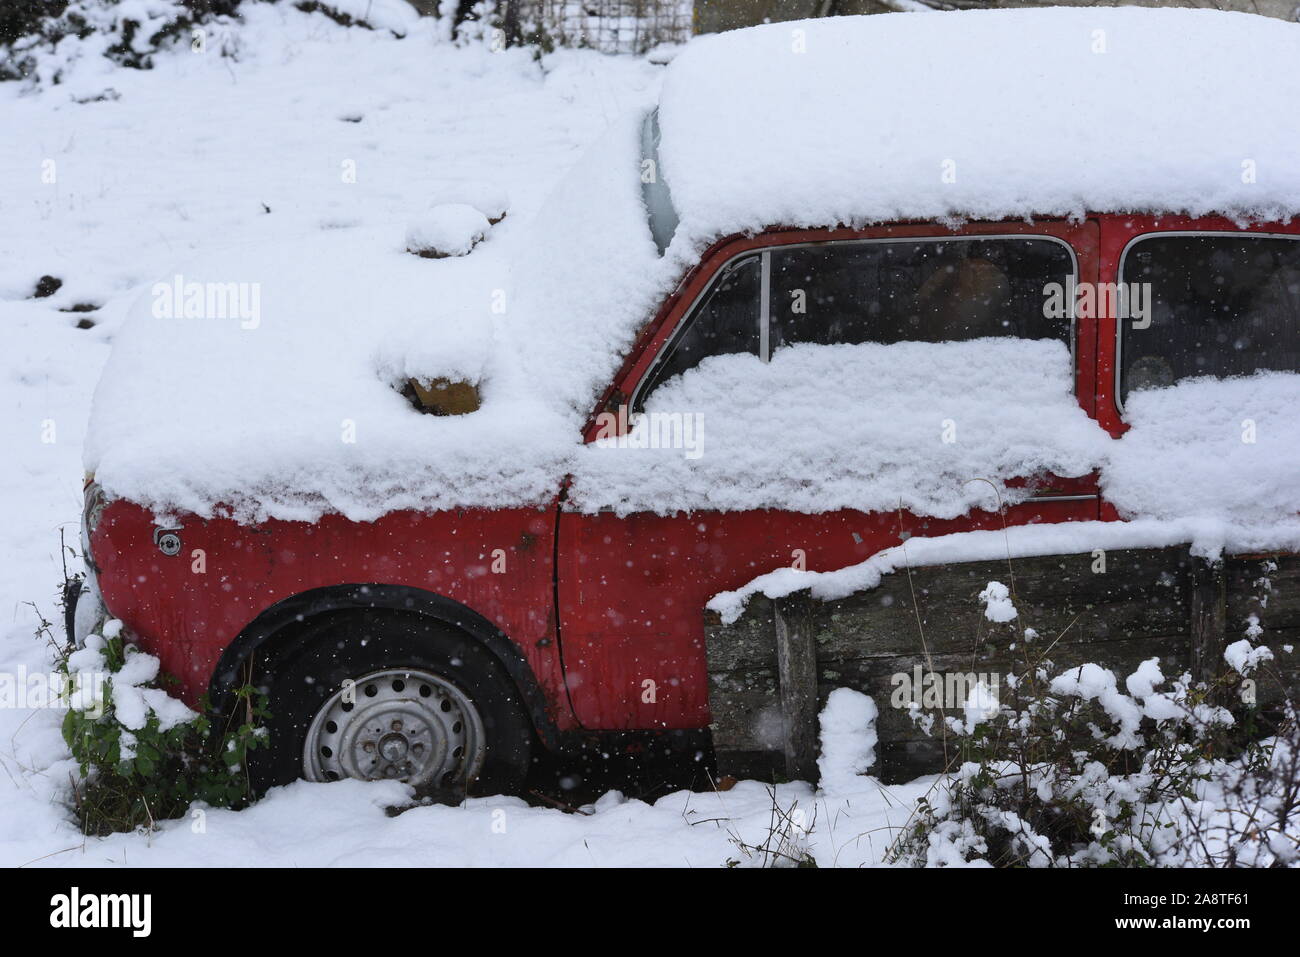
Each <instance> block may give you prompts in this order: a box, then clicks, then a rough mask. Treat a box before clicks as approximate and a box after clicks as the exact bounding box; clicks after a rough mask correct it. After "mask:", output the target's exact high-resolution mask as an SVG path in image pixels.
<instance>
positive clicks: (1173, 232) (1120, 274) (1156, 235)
mask: <svg viewBox="0 0 1300 957" xmlns="http://www.w3.org/2000/svg"><path fill="white" fill-rule="evenodd" d="M1170 236H1203V237H1209V238H1228V239H1290V240H1292V241H1293V242H1300V233H1252V232H1248V231H1246V230H1231V229H1170V230H1156V231H1154V232H1149V233H1142V234H1141V235H1139V236H1134V237H1133V238H1132V239H1130V240H1129V241H1128V242H1127V243H1125V244H1124V248H1123V250H1121V251H1120V254H1119V264H1118V265H1117V266H1116V267H1115V283H1116V285H1118V284H1119V283H1122V282H1123V281H1124V260H1125V259H1127V258H1128V253H1129V250H1130V249H1132V248H1133V247H1134V246H1136V245H1137V244H1138V243H1140V242H1142V241H1143V240H1147V239H1164V238H1168V237H1170ZM1123 375H1124V320H1123V319H1121V318H1120V317H1119V316H1116V317H1115V382H1114V385H1113V388H1114V393H1113V395H1114V399H1115V411H1116V412H1118V413H1119V418H1120V421H1121V422H1127V421H1128V420H1127V419H1126V418H1125V417H1124V396H1123V394H1122V393H1121V392H1120V381H1121V379H1122V378H1123Z"/></svg>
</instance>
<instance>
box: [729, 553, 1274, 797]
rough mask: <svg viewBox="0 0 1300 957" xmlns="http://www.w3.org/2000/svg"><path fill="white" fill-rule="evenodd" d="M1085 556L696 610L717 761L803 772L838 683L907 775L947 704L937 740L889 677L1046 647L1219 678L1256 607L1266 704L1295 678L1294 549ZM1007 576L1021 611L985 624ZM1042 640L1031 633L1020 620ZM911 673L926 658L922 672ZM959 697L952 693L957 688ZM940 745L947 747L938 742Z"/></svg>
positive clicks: (989, 668)
mask: <svg viewBox="0 0 1300 957" xmlns="http://www.w3.org/2000/svg"><path fill="white" fill-rule="evenodd" d="M1096 569H1097V563H1096V559H1095V557H1094V556H1093V555H1092V554H1080V555H1053V556H1048V557H1042V558H1031V559H1016V560H1014V561H1012V562H1011V563H1010V567H1008V563H1007V562H1006V561H1005V560H1003V561H991V562H972V563H964V564H958V565H941V566H931V567H923V568H914V569H912V570H911V571H910V572H908V571H900V572H898V573H895V574H893V575H890V576H886V578H885V579H884V580H883V581H882V582H881V583H880V585H879V586H878V587H876V588H874V589H870V590H868V591H863V592H859V593H857V594H854V595H851V596H849V597H847V598H843V599H840V600H838V601H828V602H822V601H816V600H813V599H812V598H810V597H809V595H808V594H807V593H806V592H801V593H797V594H795V595H791V596H789V597H787V598H782V599H778V600H776V601H773V600H771V599H768V598H765V597H762V596H758V597H756V598H754V599H751V601H750V602H749V605H748V606H747V607H746V610H745V613H744V614H743V615H742V616H741V617H740V618H739V619H738V620H736V621H735V622H734V623H732V624H729V625H724V624H722V623H721V621H720V620H719V619H718V618H717V616H716V615H712V614H706V620H705V632H706V641H707V653H708V662H709V665H708V667H709V704H710V709H711V711H712V715H713V722H712V725H711V730H712V734H713V741H714V749H715V751H716V752H717V756H718V765H719V770H720V771H721V772H723V773H729V774H735V775H737V776H742V775H743V776H758V777H761V778H771V777H773V776H776V777H787V776H788V777H799V778H804V779H810V778H812V777H814V776H815V771H816V753H817V752H816V735H817V731H816V714H817V712H818V711H819V710H820V708H821V707H822V706H823V705H824V704H825V701H826V697H827V695H829V694H830V692H831V691H832V690H834V689H835V688H838V687H849V688H855V689H857V690H859V691H862V692H864V693H866V694H869V695H871V697H872V698H873V699H874V700H875V702H876V705H877V707H878V709H879V711H880V717H879V719H878V722H877V733H878V736H879V744H878V746H877V755H878V766H877V769H876V772H877V773H878V774H879V775H880V776H881V777H882V779H883V780H885V781H899V780H907V779H910V778H912V777H915V776H916V775H918V774H924V773H931V772H936V771H939V770H942V769H943V767H944V766H945V764H946V759H945V743H944V741H943V738H942V735H941V734H940V733H939V731H938V729H939V728H941V727H942V718H943V713H942V710H941V709H937V708H931V709H928V710H929V711H930V712H931V713H933V714H934V715H935V717H936V721H935V729H936V730H935V736H934V737H931V736H928V735H926V734H925V733H924V732H922V731H921V730H920V729H919V728H917V726H916V724H915V723H914V722H913V721H912V720H911V719H910V718H909V717H908V715H907V713H906V710H905V708H904V707H901V706H899V705H898V702H897V701H896V700H894V699H895V698H896V695H895V691H896V689H897V688H898V686H899V684H900V681H899V679H898V677H897V676H899V675H908V676H916V675H920V674H923V673H925V672H929V671H931V670H933V672H934V673H936V674H938V675H943V676H945V680H946V681H948V682H949V683H950V684H953V688H952V690H954V691H956V692H960V690H961V688H962V684H961V681H962V680H964V679H966V678H968V677H970V676H989V675H999V676H1003V675H1005V674H1007V673H1008V672H1017V673H1019V672H1023V671H1024V670H1025V663H1026V661H1027V660H1031V659H1032V660H1036V659H1037V658H1038V657H1039V656H1040V653H1041V651H1042V649H1044V648H1049V647H1050V653H1049V654H1048V655H1047V657H1048V658H1049V659H1050V660H1051V661H1052V662H1053V664H1054V665H1055V667H1056V670H1058V671H1063V670H1065V669H1066V668H1069V667H1071V666H1076V665H1080V664H1083V663H1085V662H1090V661H1091V662H1096V663H1098V664H1101V665H1103V666H1105V667H1108V668H1110V669H1111V670H1113V671H1115V672H1116V674H1117V676H1118V677H1119V679H1120V681H1121V683H1122V681H1123V678H1124V677H1125V676H1126V675H1128V674H1129V673H1131V672H1132V671H1133V669H1134V668H1136V667H1137V665H1138V664H1140V663H1141V662H1142V661H1145V660H1147V659H1149V658H1152V657H1156V658H1159V660H1160V667H1161V670H1162V671H1163V672H1164V674H1165V675H1166V676H1173V675H1178V674H1182V673H1183V672H1185V671H1191V672H1192V674H1193V676H1194V677H1196V678H1198V679H1202V678H1204V679H1211V678H1213V677H1215V676H1217V675H1218V674H1220V673H1222V671H1223V669H1224V668H1225V665H1224V663H1223V649H1224V648H1225V647H1226V646H1227V645H1228V644H1231V643H1232V642H1234V641H1237V640H1239V639H1240V638H1242V637H1244V636H1245V633H1246V628H1247V626H1248V619H1249V617H1250V616H1251V615H1255V616H1257V617H1258V619H1259V622H1260V625H1261V627H1263V628H1264V637H1263V638H1262V639H1261V641H1262V642H1263V643H1265V644H1268V645H1269V646H1270V647H1271V648H1273V649H1274V652H1275V653H1276V654H1277V660H1275V661H1274V662H1271V663H1270V669H1269V670H1270V671H1271V672H1272V673H1274V674H1276V675H1277V676H1278V678H1280V682H1281V683H1280V684H1279V682H1278V681H1277V680H1261V681H1260V682H1259V689H1258V691H1259V699H1260V703H1261V704H1263V705H1265V706H1267V705H1269V704H1272V703H1276V702H1277V701H1278V700H1279V699H1280V697H1281V695H1282V688H1283V687H1287V688H1289V689H1290V690H1291V691H1292V692H1294V691H1295V690H1296V689H1297V688H1300V666H1298V665H1297V658H1298V657H1300V655H1296V654H1289V653H1285V652H1283V651H1282V646H1284V645H1287V644H1297V645H1300V556H1294V555H1288V556H1239V557H1229V558H1227V559H1226V560H1225V561H1224V562H1222V563H1220V564H1218V565H1215V566H1211V565H1209V564H1207V563H1206V562H1204V561H1202V560H1200V559H1194V558H1193V557H1192V556H1191V555H1190V554H1189V553H1188V551H1187V549H1186V548H1185V547H1179V548H1167V549H1133V550H1125V551H1111V552H1107V553H1106V555H1105V567H1104V571H1100V572H1099V571H1097V570H1096ZM991 581H999V582H1003V583H1004V584H1007V585H1013V587H1014V592H1015V605H1016V608H1017V611H1018V613H1019V614H1018V617H1017V618H1016V620H1015V621H1014V622H1012V623H1010V624H1009V625H995V624H993V623H991V622H989V621H988V620H987V619H986V618H985V616H984V607H983V604H982V603H981V602H980V601H979V600H978V595H979V593H980V592H981V591H982V590H983V589H984V588H985V587H986V586H987V585H988V583H989V582H991ZM1025 628H1033V629H1034V630H1035V631H1036V632H1037V637H1036V638H1033V639H1032V640H1030V641H1029V642H1026V640H1025V637H1024V629H1025ZM917 669H921V670H920V671H918V670H917ZM959 696H960V695H959ZM946 750H947V752H948V753H949V756H951V753H952V752H953V751H954V749H953V747H952V745H951V743H949V744H948V746H947V749H946Z"/></svg>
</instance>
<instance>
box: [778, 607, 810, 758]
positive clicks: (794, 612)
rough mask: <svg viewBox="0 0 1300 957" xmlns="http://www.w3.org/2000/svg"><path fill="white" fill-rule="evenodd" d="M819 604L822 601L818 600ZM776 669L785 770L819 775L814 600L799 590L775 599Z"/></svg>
mask: <svg viewBox="0 0 1300 957" xmlns="http://www.w3.org/2000/svg"><path fill="white" fill-rule="evenodd" d="M817 604H821V603H820V602H817ZM774 605H775V613H776V614H775V624H776V629H775V633H776V670H777V676H778V679H779V682H780V686H781V713H782V716H783V718H784V719H785V720H784V725H785V741H784V745H785V747H784V751H785V770H786V774H787V775H788V776H789V777H792V778H798V779H799V780H801V781H815V780H816V778H817V645H816V642H815V641H814V639H813V613H814V608H813V605H814V601H813V598H812V596H811V595H809V594H808V593H807V592H796V593H795V594H793V595H790V596H788V597H786V598H780V599H778V600H777V601H776V602H775V603H774Z"/></svg>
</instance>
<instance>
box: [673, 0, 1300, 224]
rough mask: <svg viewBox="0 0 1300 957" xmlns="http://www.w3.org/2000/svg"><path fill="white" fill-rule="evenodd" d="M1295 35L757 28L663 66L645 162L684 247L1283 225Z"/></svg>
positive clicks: (989, 16) (856, 23)
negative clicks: (960, 230)
mask: <svg viewBox="0 0 1300 957" xmlns="http://www.w3.org/2000/svg"><path fill="white" fill-rule="evenodd" d="M1296 62H1300V25H1298V24H1290V23H1285V22H1281V21H1278V20H1273V19H1267V18H1264V17H1259V16H1252V15H1248V14H1237V13H1224V12H1219V11H1212V10H1184V9H1140V8H1114V9H1096V8H1089V9H1065V8H1056V9H1042V10H998V11H961V12H953V13H915V14H912V13H908V14H887V15H877V16H864V17H837V18H829V19H824V20H811V21H796V22H792V23H777V24H767V25H764V26H761V27H754V28H751V29H746V30H737V31H734V32H731V33H724V34H718V35H714V36H710V37H706V38H702V39H699V40H697V41H694V42H692V43H691V44H689V45H688V46H687V48H686V49H685V50H683V51H682V53H681V54H680V55H679V56H678V57H677V58H676V59H675V60H674V61H673V63H672V64H671V65H670V66H669V68H668V73H667V75H666V77H665V80H664V86H663V91H662V94H661V100H660V106H659V110H658V117H657V123H658V127H659V130H658V132H659V142H658V144H657V151H658V160H659V164H660V169H661V172H662V175H663V176H664V179H665V182H666V185H667V187H668V190H669V192H670V193H671V198H672V204H673V207H674V209H675V211H676V212H677V214H678V216H679V217H680V220H681V222H680V227H679V228H678V230H677V232H678V233H679V234H680V238H683V239H684V240H685V241H693V242H695V243H697V244H698V242H700V241H702V240H706V239H708V238H710V237H716V236H721V235H726V234H730V233H738V232H747V231H753V230H756V229H761V228H763V227H765V226H770V225H774V224H782V225H788V226H828V225H835V224H839V223H845V224H851V225H853V224H864V223H868V222H883V221H890V220H901V219H944V218H949V217H951V218H977V219H1003V218H1012V217H1016V218H1018V217H1027V216H1035V215H1036V216H1078V215H1082V214H1083V213H1085V212H1089V211H1092V212H1170V213H1173V212H1179V213H1186V214H1190V215H1193V216H1198V215H1206V214H1212V213H1218V214H1224V215H1228V216H1232V217H1234V218H1241V219H1257V220H1281V219H1287V218H1289V217H1291V216H1293V215H1294V214H1296V213H1297V212H1300V124H1296V123H1295V122H1294V117H1295V110H1296V104H1297V103H1300V74H1297V73H1296V72H1295V71H1292V70H1285V69H1279V68H1280V67H1283V66H1284V65H1289V64H1292V63H1296Z"/></svg>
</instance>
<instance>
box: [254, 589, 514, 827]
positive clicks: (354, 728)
mask: <svg viewBox="0 0 1300 957" xmlns="http://www.w3.org/2000/svg"><path fill="white" fill-rule="evenodd" d="M254 683H255V684H256V685H258V686H259V687H261V688H264V689H265V690H266V692H267V694H268V699H269V700H268V707H269V709H270V711H271V719H270V721H269V722H268V731H269V733H270V734H269V742H268V746H267V747H264V748H255V749H253V750H252V751H250V752H249V756H248V757H249V772H250V774H251V776H252V780H253V785H254V787H255V788H256V789H257V791H258V792H259V793H261V792H262V791H265V790H266V789H267V788H269V787H273V786H275V785H278V784H288V783H289V782H291V781H294V780H297V779H299V778H307V779H308V780H316V781H332V780H337V779H340V778H344V777H355V778H361V779H364V780H401V781H406V782H408V783H410V784H412V785H414V786H415V788H416V791H417V793H418V794H420V795H422V796H431V797H434V798H436V799H438V800H444V801H451V802H456V801H459V800H461V799H463V798H464V797H465V796H466V795H467V794H480V795H487V794H514V793H519V792H520V791H521V790H522V787H523V783H524V780H525V778H526V777H527V774H528V767H529V758H530V755H531V749H532V726H531V723H530V722H529V720H528V717H527V715H526V713H525V711H524V708H523V705H522V703H521V701H520V699H519V694H518V692H517V690H516V689H515V686H514V683H513V682H512V681H511V680H510V678H509V677H508V676H507V675H506V673H505V670H504V669H503V668H502V667H501V665H500V664H499V663H498V662H497V660H496V659H495V658H494V657H493V656H492V654H491V653H490V652H489V651H488V650H487V649H486V648H484V647H483V646H482V645H481V644H480V643H479V642H478V641H476V640H475V639H474V638H472V637H470V636H469V635H467V634H465V633H464V632H462V631H460V630H458V629H456V628H453V627H451V626H448V625H444V624H442V623H440V622H437V621H433V620H431V619H428V618H424V617H421V616H418V615H406V614H402V613H398V612H376V613H359V614H358V613H352V614H346V615H339V616H334V617H330V618H327V619H323V620H312V621H310V622H309V623H308V624H307V625H306V626H305V627H304V629H303V630H302V631H301V632H300V633H299V634H298V635H297V636H296V638H295V640H294V642H293V643H292V645H291V646H290V647H288V648H285V649H282V650H281V652H280V653H279V654H278V655H277V656H276V657H274V658H273V659H272V660H271V661H270V662H269V663H268V664H267V665H266V671H265V672H264V673H263V674H261V675H260V676H259V675H256V674H255V676H254Z"/></svg>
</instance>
